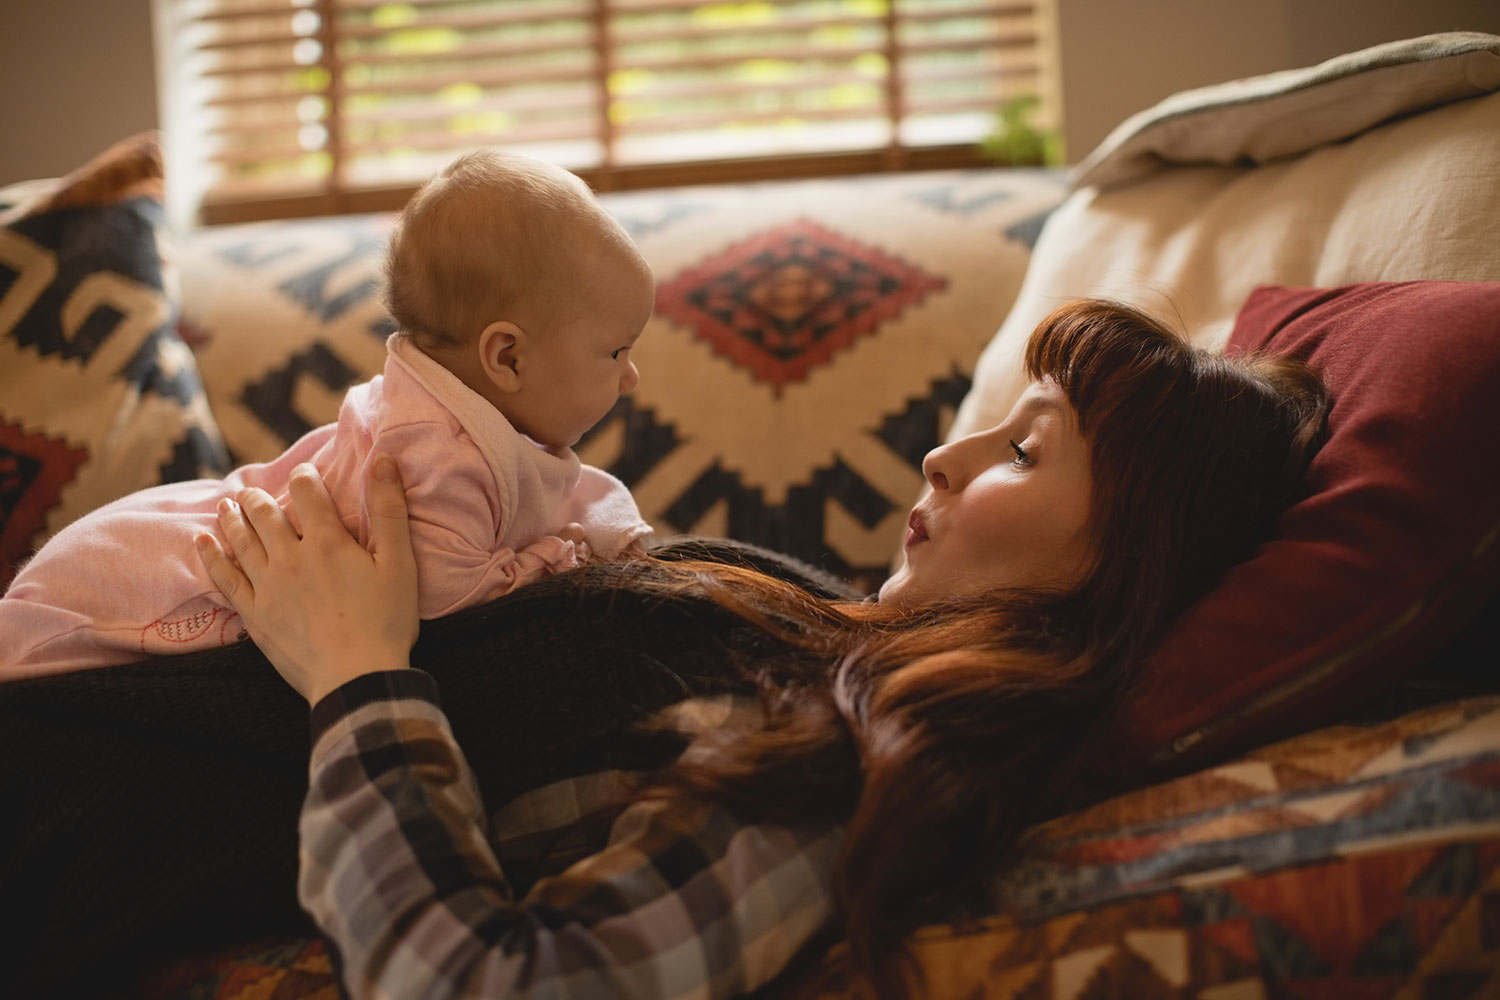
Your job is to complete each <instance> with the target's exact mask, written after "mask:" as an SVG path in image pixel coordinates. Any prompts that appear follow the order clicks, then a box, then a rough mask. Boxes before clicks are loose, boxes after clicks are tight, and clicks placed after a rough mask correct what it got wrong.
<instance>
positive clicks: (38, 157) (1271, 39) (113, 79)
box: [0, 0, 1500, 184]
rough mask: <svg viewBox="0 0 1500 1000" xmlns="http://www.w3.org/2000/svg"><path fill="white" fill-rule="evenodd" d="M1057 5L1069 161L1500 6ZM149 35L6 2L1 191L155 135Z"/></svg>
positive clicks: (112, 6) (1475, 21)
mask: <svg viewBox="0 0 1500 1000" xmlns="http://www.w3.org/2000/svg"><path fill="white" fill-rule="evenodd" d="M1054 2H1055V3H1056V7H1057V31H1058V37H1059V45H1060V52H1059V62H1060V64H1061V72H1060V79H1059V87H1060V90H1061V99H1062V108H1063V116H1064V126H1063V129H1064V139H1065V140H1066V143H1067V150H1068V156H1069V158H1070V159H1072V160H1077V159H1078V158H1080V157H1082V156H1084V155H1085V154H1087V153H1088V151H1089V150H1090V149H1092V148H1093V147H1094V145H1095V144H1097V143H1098V141H1099V140H1100V139H1102V138H1103V137H1104V135H1105V134H1106V133H1107V132H1108V131H1109V129H1110V128H1112V127H1113V126H1114V125H1115V124H1117V123H1118V122H1119V121H1121V120H1122V119H1124V118H1125V117H1127V116H1129V115H1131V114H1133V113H1134V112H1136V111H1139V110H1141V109H1142V108H1145V107H1149V106H1150V105H1151V104H1153V103H1155V102H1156V101H1157V100H1159V99H1161V98H1162V97H1165V96H1166V95H1168V94H1170V93H1172V92H1173V91H1176V90H1181V89H1183V88H1185V87H1196V86H1200V85H1203V84H1207V83H1214V82H1217V81H1220V80H1226V79H1230V78H1232V77H1237V76H1249V75H1253V74H1256V73H1265V72H1269V71H1271V70H1277V69H1287V68H1290V67H1294V66H1305V65H1309V64H1311V63H1315V62H1318V61H1320V60H1322V59H1326V58H1328V57H1329V56H1333V55H1337V54H1338V53H1340V52H1347V51H1350V50H1352V49H1357V48H1361V47H1363V46H1366V45H1373V44H1375V43H1377V42H1384V41H1391V40H1393V39H1397V38H1406V37H1410V36H1412V35H1420V34H1426V33H1428V32H1432V31H1447V30H1453V29H1467V30H1476V31H1490V32H1494V33H1496V34H1500V0H1054ZM151 25H152V8H151V0H0V88H3V89H0V92H3V93H5V94H6V95H7V99H6V100H5V101H3V102H0V184H4V183H9V182H11V181H16V180H24V179H27V178H31V177H44V176H51V175H55V174H60V173H65V172H67V171H68V170H70V169H71V168H72V167H74V166H76V165H77V164H79V163H81V162H83V161H84V160H86V159H88V158H89V157H90V156H91V155H93V154H94V153H95V152H97V151H98V150H100V149H102V148H104V147H105V146H107V145H109V144H110V143H111V142H113V141H115V140H116V139H119V138H123V137H124V136H127V135H130V134H132V133H135V132H138V131H141V130H142V129H148V128H155V127H157V126H158V123H159V122H160V117H159V114H158V110H157V85H156V70H155V66H154V65H153V55H152V42H151Z"/></svg>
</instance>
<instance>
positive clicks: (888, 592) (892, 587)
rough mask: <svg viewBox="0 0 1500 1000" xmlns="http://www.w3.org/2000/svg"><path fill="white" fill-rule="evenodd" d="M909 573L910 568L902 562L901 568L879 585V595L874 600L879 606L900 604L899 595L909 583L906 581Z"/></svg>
mask: <svg viewBox="0 0 1500 1000" xmlns="http://www.w3.org/2000/svg"><path fill="white" fill-rule="evenodd" d="M909 572H910V567H909V566H908V565H907V564H906V563H905V562H903V563H902V564H901V568H900V569H898V570H896V572H894V573H892V574H891V575H890V577H889V578H888V579H887V580H886V581H885V583H882V584H881V585H880V593H879V595H878V596H877V598H876V599H877V600H878V601H880V603H881V604H900V603H901V595H902V594H903V593H904V592H905V591H906V589H907V587H908V585H909V584H910V582H911V581H910V580H909V579H908V573H909Z"/></svg>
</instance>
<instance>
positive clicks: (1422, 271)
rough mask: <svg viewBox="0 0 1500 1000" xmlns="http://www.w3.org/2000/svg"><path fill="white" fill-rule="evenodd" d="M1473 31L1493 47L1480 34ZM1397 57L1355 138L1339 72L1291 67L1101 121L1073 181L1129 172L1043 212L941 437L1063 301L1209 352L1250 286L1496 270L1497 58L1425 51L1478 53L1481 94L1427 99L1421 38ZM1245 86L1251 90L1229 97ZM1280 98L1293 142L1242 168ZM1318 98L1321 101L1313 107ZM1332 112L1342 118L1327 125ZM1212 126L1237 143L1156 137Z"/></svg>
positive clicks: (1383, 70) (999, 400) (972, 426)
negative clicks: (1184, 337) (1135, 311)
mask: <svg viewBox="0 0 1500 1000" xmlns="http://www.w3.org/2000/svg"><path fill="white" fill-rule="evenodd" d="M1444 37H1447V36H1444ZM1473 37H1474V36H1470V35H1467V34H1465V35H1461V36H1460V38H1461V39H1467V40H1472V39H1473ZM1478 38H1479V39H1481V40H1483V39H1488V40H1489V42H1488V43H1486V44H1493V45H1497V46H1500V39H1497V38H1495V37H1494V36H1478ZM1397 51H1398V52H1399V51H1402V50H1399V49H1398V50H1397ZM1409 54H1410V55H1412V57H1413V60H1414V61H1411V62H1408V63H1406V64H1404V66H1403V65H1402V64H1399V63H1397V64H1392V63H1389V62H1382V63H1381V66H1380V69H1379V71H1378V72H1379V76H1378V79H1379V81H1380V83H1381V92H1382V94H1384V95H1385V97H1384V103H1383V104H1382V105H1381V107H1382V108H1383V109H1384V112H1382V113H1389V112H1392V110H1393V109H1394V108H1397V107H1401V108H1405V115H1404V116H1398V117H1396V118H1394V119H1393V120H1388V121H1385V122H1384V123H1383V124H1379V125H1376V126H1375V127H1372V128H1369V129H1368V130H1366V131H1362V132H1359V133H1358V134H1346V132H1347V128H1348V127H1351V126H1350V122H1349V121H1348V120H1346V116H1345V115H1344V113H1343V112H1341V111H1339V110H1338V103H1337V102H1338V101H1339V100H1343V99H1344V98H1345V96H1346V93H1345V92H1346V90H1347V86H1348V85H1347V84H1346V82H1345V80H1346V78H1345V77H1338V76H1335V77H1331V78H1327V79H1324V78H1321V77H1317V76H1316V75H1314V78H1313V79H1311V80H1303V79H1302V78H1301V77H1298V76H1297V75H1296V74H1292V75H1291V77H1290V78H1287V77H1282V76H1281V75H1275V76H1273V77H1270V78H1262V82H1257V81H1254V80H1252V81H1242V82H1241V83H1240V84H1238V85H1236V86H1233V87H1230V86H1228V85H1226V88H1227V89H1223V90H1222V91H1221V90H1220V88H1210V90H1211V91H1214V92H1216V93H1217V95H1218V97H1219V98H1220V100H1218V101H1217V102H1211V101H1201V100H1200V101H1197V102H1195V103H1194V105H1193V112H1192V114H1191V115H1187V116H1183V117H1176V116H1174V114H1173V113H1172V112H1173V108H1174V100H1176V99H1173V98H1168V99H1167V100H1166V101H1163V102H1162V104H1161V105H1158V108H1157V109H1153V111H1152V112H1148V113H1146V114H1144V115H1142V116H1138V119H1139V120H1138V121H1137V126H1138V128H1139V132H1138V133H1133V134H1128V135H1121V134H1118V133H1117V134H1115V135H1112V136H1111V137H1110V139H1109V140H1107V141H1106V143H1105V145H1104V146H1102V147H1101V150H1106V151H1108V153H1109V155H1107V156H1101V157H1100V158H1098V159H1093V158H1091V159H1090V161H1089V164H1090V169H1089V172H1088V173H1087V174H1085V175H1084V178H1083V179H1084V180H1085V181H1088V179H1089V178H1090V177H1103V176H1107V175H1108V174H1109V173H1118V174H1121V175H1124V174H1127V173H1128V174H1130V175H1131V176H1130V177H1129V179H1128V180H1127V179H1120V180H1119V181H1118V182H1117V183H1113V184H1112V185H1111V186H1108V187H1102V186H1099V185H1097V184H1094V183H1084V184H1082V185H1081V186H1079V187H1078V188H1077V190H1075V191H1074V192H1073V193H1072V194H1071V195H1070V196H1069V197H1068V199H1067V200H1066V201H1065V202H1064V203H1063V204H1062V205H1061V206H1060V207H1059V208H1058V209H1057V211H1056V212H1054V213H1053V214H1052V215H1051V217H1050V218H1049V219H1048V221H1047V225H1046V227H1045V229H1044V230H1043V231H1042V234H1041V237H1040V239H1039V240H1038V242H1037V246H1036V252H1035V253H1034V254H1033V255H1032V259H1031V265H1030V268H1029V269H1028V270H1027V273H1026V280H1025V282H1024V283H1023V284H1022V287H1021V290H1020V292H1019V294H1018V295H1017V298H1016V303H1015V307H1014V308H1013V309H1012V310H1011V312H1010V314H1009V315H1008V316H1007V317H1006V320H1005V323H1004V324H1003V325H1002V326H1001V327H1000V329H999V331H998V332H997V333H996V334H995V336H994V338H993V339H992V340H991V341H990V343H989V345H988V346H987V347H986V348H985V352H984V356H983V357H982V358H981V359H980V362H979V365H978V368H977V370H976V372H975V377H974V389H973V391H972V392H970V393H969V395H968V396H967V397H966V398H965V399H964V402H963V405H962V407H961V408H960V410H959V414H958V417H957V418H956V420H955V421H954V425H953V428H952V431H951V434H950V436H958V435H962V434H967V433H970V432H972V431H974V430H977V429H980V428H983V427H988V426H992V425H993V424H995V423H996V422H998V421H999V420H1000V419H1002V418H1003V417H1004V416H1005V414H1006V413H1007V412H1008V411H1009V410H1010V406H1011V404H1012V403H1013V402H1014V401H1015V398H1016V397H1017V396H1018V395H1020V393H1021V390H1022V389H1023V388H1024V387H1025V376H1024V372H1023V368H1022V365H1021V353H1022V351H1023V350H1024V347H1025V343H1026V338H1027V337H1029V336H1030V334H1031V331H1032V330H1033V329H1035V328H1036V325H1037V323H1039V322H1040V321H1041V320H1042V319H1043V318H1044V317H1045V316H1046V315H1047V314H1048V313H1050V312H1051V311H1052V310H1053V309H1055V308H1056V307H1057V306H1059V305H1062V304H1063V303H1064V302H1066V301H1068V300H1070V299H1074V298H1078V297H1082V296H1098V297H1105V298H1114V299H1119V300H1121V301H1124V302H1127V303H1129V304H1131V305H1134V306H1137V307H1139V308H1142V309H1144V310H1145V311H1147V312H1148V313H1151V314H1153V315H1156V316H1161V317H1164V318H1168V319H1171V320H1173V321H1174V323H1175V325H1177V326H1178V328H1179V329H1182V330H1184V331H1186V332H1187V334H1188V335H1189V337H1190V338H1191V339H1192V341H1193V342H1194V343H1195V344H1197V345H1198V346H1201V347H1207V348H1210V349H1217V348H1220V347H1222V346H1223V345H1224V343H1225V342H1226V341H1227V340H1228V338H1229V331H1230V328H1231V326H1232V325H1233V321H1234V316H1235V314H1236V312H1237V311H1238V310H1239V308H1240V306H1241V305H1242V304H1243V303H1244V301H1245V299H1246V298H1247V297H1248V296H1249V294H1250V292H1251V290H1252V289H1253V288H1255V287H1256V286H1257V285H1263V284H1282V285H1318V286H1325V287H1333V286H1337V285H1345V284H1351V283H1354V282H1361V281H1412V280H1417V279H1423V278H1433V279H1452V280H1465V281H1495V280H1500V254H1497V253H1495V250H1494V241H1495V235H1494V234H1495V232H1496V228H1497V226H1500V93H1494V92H1493V91H1495V90H1497V89H1500V79H1497V73H1496V72H1495V70H1494V69H1493V64H1494V63H1495V62H1496V61H1497V60H1500V56H1497V55H1495V54H1493V53H1492V52H1491V51H1489V50H1488V49H1487V48H1486V46H1485V45H1479V46H1478V47H1477V48H1473V49H1470V50H1469V51H1466V52H1463V53H1460V54H1458V55H1455V56H1453V57H1452V58H1453V59H1456V60H1458V61H1459V62H1458V63H1456V64H1450V63H1439V64H1437V65H1446V66H1449V68H1450V69H1451V68H1452V66H1454V65H1458V66H1461V67H1462V66H1471V65H1477V66H1479V67H1481V68H1482V69H1480V70H1476V71H1475V73H1474V76H1473V83H1474V86H1475V87H1477V88H1478V89H1481V90H1482V89H1485V88H1488V90H1489V91H1491V92H1490V93H1488V94H1486V95H1485V96H1475V97H1467V98H1460V99H1452V98H1453V96H1454V95H1455V94H1460V93H1462V92H1463V90H1462V88H1458V85H1457V84H1455V85H1454V86H1455V88H1456V89H1453V90H1451V91H1448V92H1446V93H1447V94H1448V96H1449V98H1450V100H1449V103H1446V104H1442V105H1441V106H1437V107H1431V108H1428V109H1427V110H1420V109H1422V108H1424V107H1427V105H1428V104H1430V102H1431V100H1432V99H1433V94H1432V91H1431V89H1430V83H1431V75H1432V72H1433V67H1434V63H1433V61H1432V60H1430V59H1427V58H1423V55H1424V51H1423V50H1419V51H1417V52H1412V53H1409ZM1342 58H1343V59H1344V60H1345V61H1346V62H1349V63H1350V64H1352V65H1359V62H1358V60H1357V59H1356V58H1355V57H1353V56H1350V57H1342ZM1372 72H1373V71H1372ZM1266 79H1269V80H1271V81H1272V82H1273V83H1275V82H1277V81H1278V80H1279V81H1280V82H1279V83H1278V86H1281V87H1283V90H1282V91H1279V93H1280V94H1281V96H1280V97H1279V98H1278V97H1276V96H1274V94H1273V93H1267V92H1265V91H1267V90H1268V87H1267V85H1266V84H1265V83H1264V82H1263V81H1264V80H1266ZM1369 80H1370V77H1368V76H1367V77H1365V82H1366V83H1368V82H1369ZM1465 86H1468V85H1467V84H1466V85H1465ZM1285 88H1290V89H1285ZM1244 89H1250V90H1252V91H1255V92H1256V93H1257V95H1258V97H1257V100H1256V101H1255V102H1251V103H1246V102H1244V101H1242V100H1238V99H1237V98H1236V95H1237V94H1238V93H1239V91H1241V90H1244ZM1392 94H1394V95H1396V96H1395V97H1392V96H1390V95H1392ZM1397 98H1400V100H1398V99H1397ZM1401 101H1404V102H1405V103H1401ZM1163 109H1164V110H1163ZM1278 109H1282V110H1286V111H1287V113H1288V114H1290V113H1291V111H1292V109H1296V110H1297V111H1298V112H1299V115H1298V117H1297V118H1296V121H1297V127H1296V128H1295V129H1292V130H1290V131H1289V132H1288V133H1286V134H1288V135H1296V136H1298V137H1299V138H1300V140H1301V142H1300V144H1299V145H1298V146H1297V147H1295V148H1296V149H1298V150H1300V152H1297V153H1296V154H1295V155H1293V150H1292V149H1289V148H1280V147H1279V148H1278V149H1277V150H1276V151H1275V152H1276V153H1277V158H1275V159H1272V160H1271V161H1270V162H1266V163H1263V164H1259V165H1255V163H1254V155H1255V154H1254V152H1253V150H1254V143H1255V136H1256V135H1257V130H1256V127H1255V123H1256V122H1258V121H1260V120H1261V119H1262V118H1270V119H1274V118H1275V117H1276V116H1277V115H1278V114H1279V111H1278ZM1317 109H1328V110H1327V111H1326V115H1327V119H1326V120H1325V119H1324V118H1322V117H1320V114H1319V113H1318V110H1317ZM1369 117H1371V118H1376V117H1378V115H1377V114H1376V113H1375V112H1373V111H1372V112H1371V113H1370V115H1369ZM1334 122H1338V123H1343V126H1344V127H1341V128H1338V129H1332V130H1330V128H1329V124H1330V123H1334ZM1220 132H1223V133H1228V134H1230V135H1233V136H1235V137H1236V139H1235V143H1234V144H1230V145H1226V146H1224V147H1223V148H1221V149H1218V150H1216V151H1215V157H1213V158H1212V159H1213V162H1211V163H1207V164H1205V163H1203V162H1202V160H1201V158H1200V156H1199V154H1198V151H1196V150H1195V149H1193V148H1192V147H1191V146H1190V145H1189V146H1182V145H1173V146H1170V147H1169V146H1167V145H1165V144H1164V141H1163V142H1162V143H1159V142H1158V141H1157V140H1164V137H1165V136H1170V137H1172V139H1173V140H1174V141H1176V139H1178V138H1182V139H1184V141H1186V140H1189V139H1191V138H1192V137H1193V136H1194V135H1195V134H1198V133H1205V134H1206V133H1220ZM1137 142H1139V143H1141V144H1143V145H1144V147H1145V148H1147V149H1150V150H1151V152H1150V156H1149V158H1148V163H1149V169H1146V170H1144V171H1138V170H1137V169H1136V167H1137V166H1139V164H1140V161H1139V160H1138V159H1137V154H1139V153H1142V152H1143V150H1142V149H1138V148H1137V146H1136V143H1137ZM1173 158H1176V159H1175V160H1174V159H1173Z"/></svg>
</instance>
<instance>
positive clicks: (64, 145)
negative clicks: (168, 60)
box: [0, 0, 158, 184]
mask: <svg viewBox="0 0 1500 1000" xmlns="http://www.w3.org/2000/svg"><path fill="white" fill-rule="evenodd" d="M152 51H153V50H152V46H151V2H150V0H0V93H3V94H5V100H3V101H0V184H8V183H10V182H12V181H19V180H28V179H30V178H33V177H51V176H55V175H57V174H62V173H67V172H68V171H69V170H71V169H72V168H73V167H75V166H77V165H78V164H80V163H82V162H84V161H85V160H87V159H88V158H89V157H91V156H92V155H94V154H95V153H96V152H98V151H99V150H100V149H103V148H104V147H105V146H108V145H109V144H110V143H112V142H114V141H115V140H117V139H122V138H124V137H125V136H128V135H133V134H135V133H136V132H140V131H143V130H145V129H150V128H156V127H157V122H158V118H157V111H156V68H155V65H154V62H153V55H152Z"/></svg>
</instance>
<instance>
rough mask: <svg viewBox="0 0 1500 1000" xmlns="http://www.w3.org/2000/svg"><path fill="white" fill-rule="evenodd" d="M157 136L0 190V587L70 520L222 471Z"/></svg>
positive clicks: (223, 464) (224, 468) (131, 141)
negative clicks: (180, 288)
mask: <svg viewBox="0 0 1500 1000" xmlns="http://www.w3.org/2000/svg"><path fill="white" fill-rule="evenodd" d="M161 195H162V163H161V153H160V149H159V147H158V144H157V138H156V136H155V135H154V134H146V135H140V136H136V137H135V138H133V139H128V140H126V141H124V142H122V143H120V144H119V145H117V146H114V147H113V148H111V149H109V150H108V151H106V152H104V153H102V154H101V155H100V156H99V157H98V158H96V159H95V160H93V161H92V162H90V163H89V164H87V165H85V166H84V167H82V168H80V169H79V170H78V171H76V172H74V173H73V174H70V175H69V176H67V177H66V178H63V179H62V180H61V181H42V182H32V183H27V184H23V185H15V186H12V187H9V188H6V189H4V190H3V191H0V587H3V586H4V584H5V583H7V582H9V580H10V578H11V577H12V576H13V575H14V573H15V569H16V564H17V562H18V561H20V560H22V559H24V558H25V557H26V556H28V555H29V554H30V553H31V552H32V551H34V550H35V548H36V547H37V546H39V545H40V544H41V543H42V542H43V541H45V540H46V539H47V538H48V537H49V536H50V535H51V534H52V533H53V532H55V531H57V530H58V529H60V528H62V527H63V526H64V525H65V524H67V523H68V522H70V521H72V520H73V519H74V518H76V517H78V516H79V515H81V514H83V513H86V512H87V511H89V510H92V509H94V508H95V507H98V506H100V505H102V504H105V503H107V502H109V501H111V500H114V499H116V498H117V497H120V496H123V495H125V494H126V493H129V492H132V491H134V490H138V489H143V488H145V487H147V486H153V485H156V484H158V483H163V482H169V481H172V480H178V479H193V478H196V477H198V476H200V475H205V474H214V475H219V474H222V473H223V472H225V471H227V466H226V455H225V452H224V448H223V445H222V443H221V442H220V439H219V432H218V429H217V427H216V426H215V424H214V421H213V418H212V416H211V415H210V414H209V412H208V408H207V406H206V403H205V400H204V396H203V392H202V388H201V385H200V383H199V379H198V372H197V369H196V367H195V365H194V362H193V356H192V353H191V351H189V349H188V348H187V346H186V345H185V344H184V343H183V341H182V340H181V339H180V338H179V337H178V335H177V330H176V315H177V304H176V302H175V299H174V296H173V295H172V293H171V291H170V290H169V288H168V284H167V281H168V275H169V274H170V270H169V269H168V268H167V267H165V266H164V264H163V255H164V252H165V250H166V248H165V246H164V243H165V239H164V236H163V232H162V226H163V221H162V205H161Z"/></svg>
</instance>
